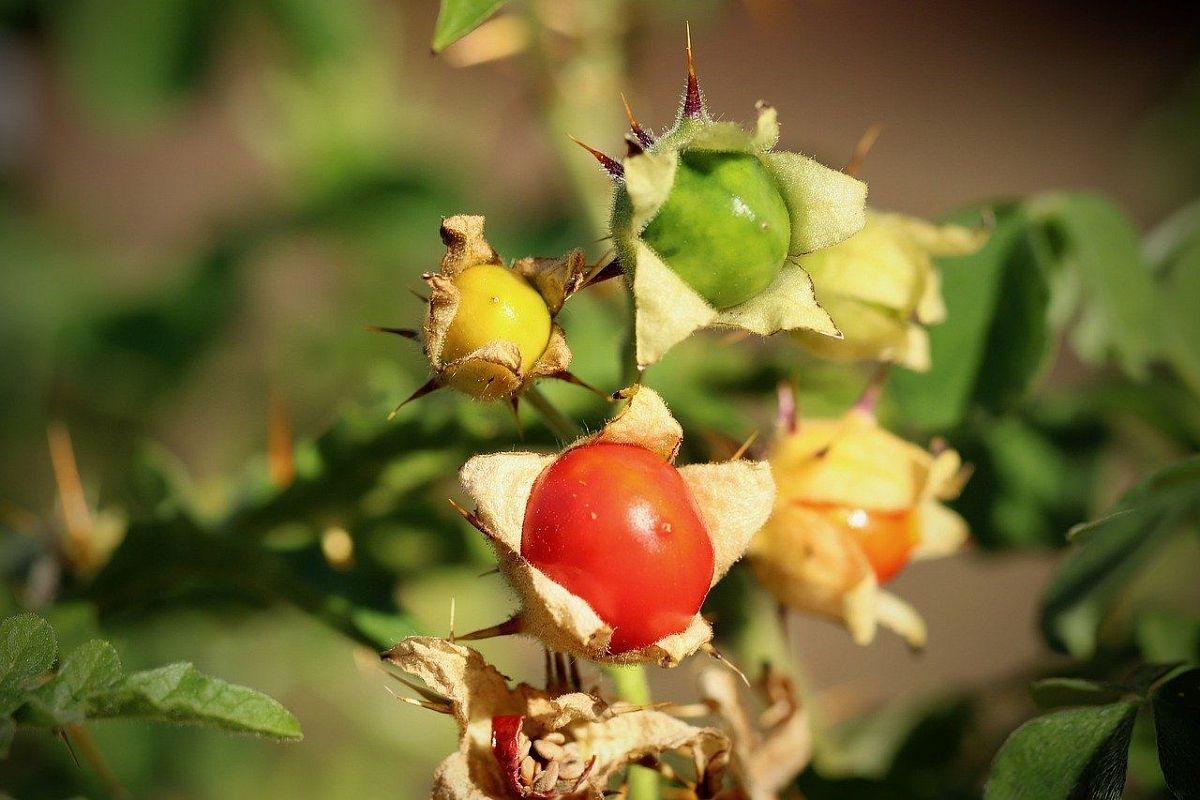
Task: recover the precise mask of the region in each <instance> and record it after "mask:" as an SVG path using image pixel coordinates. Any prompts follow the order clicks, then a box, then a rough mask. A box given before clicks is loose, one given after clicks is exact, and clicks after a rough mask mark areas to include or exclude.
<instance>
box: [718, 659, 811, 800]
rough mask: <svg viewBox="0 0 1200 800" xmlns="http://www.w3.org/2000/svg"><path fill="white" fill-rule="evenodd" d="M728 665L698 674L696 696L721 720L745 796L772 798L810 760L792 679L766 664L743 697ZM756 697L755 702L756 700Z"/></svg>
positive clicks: (807, 734) (804, 721) (805, 718)
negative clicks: (760, 674) (698, 688)
mask: <svg viewBox="0 0 1200 800" xmlns="http://www.w3.org/2000/svg"><path fill="white" fill-rule="evenodd" d="M746 694H747V692H746V691H744V690H743V686H742V684H741V682H740V681H739V680H738V679H737V678H736V677H734V675H733V674H731V673H730V672H729V671H728V670H726V669H720V668H717V667H707V668H706V669H705V670H704V671H703V672H702V673H701V674H700V695H701V697H702V699H703V700H704V703H705V704H706V705H707V706H708V707H709V708H711V709H713V710H714V711H715V712H716V713H717V714H718V715H719V716H720V717H721V719H722V721H723V722H724V728H725V730H726V731H727V732H728V734H729V738H730V740H731V742H732V744H733V748H732V751H731V752H732V755H733V763H732V773H733V778H734V780H735V781H736V783H737V785H738V787H739V789H740V790H741V792H742V793H743V794H744V796H745V797H747V798H748V800H775V798H777V797H778V796H779V793H780V792H781V791H783V790H784V789H786V788H787V787H788V786H789V785H791V783H792V781H793V780H795V778H796V776H797V775H799V774H800V773H801V772H803V771H804V769H805V767H807V766H808V764H809V762H810V761H811V760H812V731H811V728H810V724H809V718H808V712H807V711H806V710H805V708H804V705H803V703H802V700H801V698H800V695H799V692H797V690H796V686H795V683H794V682H793V681H792V679H791V678H790V677H789V676H788V675H786V674H785V673H783V672H781V671H779V670H778V669H775V668H773V667H772V666H771V665H769V664H768V665H766V667H765V668H764V669H763V674H762V676H761V678H760V679H759V680H758V681H757V682H756V683H755V686H754V691H753V694H754V695H756V696H757V697H756V698H755V697H750V698H747V697H746ZM756 700H757V702H755V701H756Z"/></svg>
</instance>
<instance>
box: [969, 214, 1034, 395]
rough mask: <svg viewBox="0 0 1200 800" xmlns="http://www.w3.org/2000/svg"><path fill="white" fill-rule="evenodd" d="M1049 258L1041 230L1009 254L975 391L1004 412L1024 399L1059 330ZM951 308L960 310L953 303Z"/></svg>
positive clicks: (1022, 239) (1025, 236)
mask: <svg viewBox="0 0 1200 800" xmlns="http://www.w3.org/2000/svg"><path fill="white" fill-rule="evenodd" d="M1046 257H1047V254H1046V249H1045V248H1044V247H1043V246H1042V243H1041V241H1040V240H1039V237H1038V236H1037V231H1036V230H1035V229H1028V230H1026V231H1025V232H1024V234H1023V235H1021V236H1020V237H1018V238H1017V241H1016V242H1015V243H1014V245H1013V248H1012V250H1010V251H1009V252H1008V257H1007V259H1006V261H1005V265H1004V270H1003V273H1002V275H1001V276H1000V285H999V291H998V294H997V305H996V311H995V314H994V315H993V317H992V320H991V325H989V327H988V331H987V334H986V336H987V339H986V341H987V343H988V347H987V348H986V349H985V350H984V353H983V360H982V363H981V364H980V365H979V371H978V377H977V379H976V381H975V386H974V391H973V399H974V401H975V402H976V403H978V404H979V405H981V406H983V407H985V408H989V409H992V410H1003V409H1006V408H1008V407H1010V406H1012V405H1014V404H1015V403H1016V402H1017V401H1019V400H1021V399H1023V398H1024V396H1025V394H1026V393H1027V391H1028V390H1029V387H1030V386H1031V385H1032V384H1033V382H1034V379H1035V378H1036V377H1038V376H1039V375H1040V374H1041V373H1042V371H1043V370H1044V368H1045V366H1046V364H1047V362H1048V361H1049V358H1050V355H1051V352H1052V348H1051V344H1052V343H1053V333H1054V332H1053V331H1052V330H1051V324H1050V319H1049V314H1048V310H1049V308H1050V299H1051V298H1050V284H1049V283H1048V282H1047V279H1046V270H1045V268H1044V264H1045V262H1046ZM950 269H956V268H955V267H951V268H950ZM947 308H948V313H949V314H953V313H954V308H953V306H947Z"/></svg>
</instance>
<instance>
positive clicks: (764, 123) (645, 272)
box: [611, 47, 867, 367]
mask: <svg viewBox="0 0 1200 800" xmlns="http://www.w3.org/2000/svg"><path fill="white" fill-rule="evenodd" d="M636 130H640V126H638V128H637V129H635V133H636ZM643 135H644V136H645V137H646V138H652V137H649V136H648V135H646V134H643ZM778 139H779V124H778V119H777V114H776V111H775V109H774V108H773V107H772V106H770V105H767V104H765V103H761V102H760V103H759V104H758V120H757V122H756V124H755V127H754V130H752V131H747V130H745V129H743V128H742V127H741V126H739V125H736V124H734V123H731V122H717V121H713V120H711V119H710V118H709V116H708V113H707V111H706V110H705V108H704V104H703V101H702V100H701V98H700V95H699V92H698V88H696V87H695V76H694V72H692V71H691V69H690V47H689V84H688V92H687V94H686V95H685V100H684V103H683V105H682V107H681V110H680V114H679V118H678V119H677V120H676V122H675V125H674V127H672V128H671V129H670V130H669V131H667V132H666V133H664V134H663V135H662V136H660V137H658V138H657V139H654V140H653V141H652V142H651V143H650V145H649V146H648V147H644V148H643V147H638V148H634V149H633V150H632V151H631V153H630V154H629V155H628V156H627V157H626V158H625V159H624V161H623V162H622V164H621V166H622V169H621V170H620V171H619V172H617V173H616V174H614V177H615V178H616V179H617V182H616V191H615V199H614V203H613V214H612V220H611V230H612V234H613V240H614V243H615V245H616V251H617V257H618V259H619V260H620V262H621V264H622V265H623V266H624V268H625V271H626V274H627V275H628V276H629V281H630V285H631V288H632V291H633V296H634V304H635V314H636V320H635V326H636V331H635V332H636V337H635V344H636V348H637V354H636V355H637V362H638V365H639V366H640V367H646V366H648V365H650V364H653V363H654V362H656V361H658V360H659V359H661V358H662V356H663V355H664V354H665V353H666V352H667V351H668V350H670V349H671V348H672V347H673V346H675V345H676V344H678V343H679V342H681V341H682V340H683V339H685V338H687V337H688V336H689V335H690V334H691V333H693V332H694V331H696V330H698V329H700V328H705V327H713V326H716V327H732V328H742V329H744V330H747V331H750V332H751V333H756V334H759V335H762V336H767V335H770V334H773V333H776V332H778V331H781V330H810V331H813V332H815V333H816V334H820V335H823V336H831V337H838V336H840V335H841V334H840V332H839V330H838V328H837V326H836V324H835V323H834V321H833V320H832V319H831V318H830V316H829V314H828V313H826V311H825V310H824V309H823V308H822V307H821V305H820V303H819V302H818V299H817V297H816V295H815V293H814V289H813V281H812V280H811V279H810V277H809V276H808V274H807V273H806V272H805V270H804V269H803V267H801V266H800V265H799V264H798V263H797V259H798V258H799V256H801V255H803V254H805V253H810V252H813V251H816V250H820V249H821V248H825V247H829V246H831V245H834V244H837V243H838V242H841V241H843V240H844V239H846V238H847V237H849V236H851V235H852V234H854V233H855V232H856V231H858V230H859V229H860V228H861V227H862V226H863V219H864V216H863V215H864V208H865V203H866V194H867V188H866V184H864V183H862V182H861V181H859V180H857V179H855V178H853V177H851V176H849V175H846V174H844V173H842V172H838V171H837V170H833V169H830V168H828V167H825V166H823V165H821V164H819V163H818V162H816V161H814V160H813V159H810V158H808V157H806V156H802V155H799V154H796V153H788V152H775V151H774V150H773V149H772V148H773V147H774V146H775V144H776V142H777V141H778ZM640 140H641V138H640V137H639V141H640ZM696 153H724V154H742V155H746V156H749V157H751V158H753V159H755V160H756V161H757V163H758V164H759V165H760V166H761V167H762V168H763V169H764V170H765V173H766V175H767V176H768V180H769V182H770V184H771V185H772V186H773V189H774V190H775V191H777V192H778V194H779V196H780V197H781V198H782V201H783V205H784V206H785V207H786V214H785V217H784V219H783V222H784V223H786V224H787V225H788V226H789V230H788V232H787V234H786V238H787V246H786V253H784V254H783V258H782V259H781V260H780V263H776V264H772V265H770V268H771V270H773V271H774V272H773V274H774V279H773V280H770V282H769V284H767V285H766V288H764V289H762V290H761V291H757V292H755V293H753V295H752V296H750V297H748V298H746V299H744V300H742V301H740V302H737V303H735V304H733V305H729V306H725V307H718V305H717V304H716V303H714V302H712V301H710V300H709V299H706V298H705V297H704V296H703V295H702V293H701V292H700V291H698V290H697V289H696V288H694V287H693V286H692V285H690V284H689V283H688V282H687V281H686V280H685V279H684V278H683V277H681V275H680V273H679V272H677V270H676V269H674V268H672V266H671V265H670V264H669V263H667V262H668V261H669V260H670V259H664V258H663V256H662V254H660V253H658V252H656V251H655V249H654V248H653V247H651V246H650V245H649V244H648V243H647V241H646V240H645V239H644V238H643V233H645V232H646V230H647V226H649V225H650V223H651V222H652V221H653V220H654V219H655V217H656V216H657V215H658V214H659V212H660V211H661V210H662V209H663V207H664V205H665V204H666V203H667V201H668V199H669V198H670V197H671V195H672V191H673V189H674V186H675V182H676V172H677V170H678V169H679V165H680V163H681V161H680V159H681V157H683V156H686V155H688V154H696ZM735 205H736V203H735ZM697 213H699V214H709V215H713V216H715V215H717V214H719V210H718V208H716V207H714V206H712V205H711V204H709V205H707V206H700V207H698V210H697ZM731 213H732V212H731ZM710 221H711V220H706V219H703V218H697V219H696V220H695V222H696V224H697V225H706V226H707V225H708V223H709V222H710ZM761 235H768V234H767V226H765V225H764V226H763V231H762V234H761ZM752 238H756V237H752ZM749 244H752V243H750V242H746V243H739V242H730V243H729V245H730V247H731V248H733V249H735V250H736V249H738V248H740V247H742V246H743V245H749Z"/></svg>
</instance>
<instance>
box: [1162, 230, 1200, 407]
mask: <svg viewBox="0 0 1200 800" xmlns="http://www.w3.org/2000/svg"><path fill="white" fill-rule="evenodd" d="M1198 301H1200V237H1198V238H1197V239H1195V240H1194V241H1192V242H1191V243H1190V244H1189V245H1188V246H1187V248H1186V249H1185V250H1184V251H1183V252H1181V253H1180V254H1179V256H1178V257H1177V258H1176V259H1175V260H1174V261H1173V262H1172V263H1171V264H1170V266H1169V267H1168V269H1167V272H1166V274H1165V276H1164V277H1163V286H1162V302H1163V306H1164V309H1163V311H1164V314H1165V315H1166V317H1167V319H1168V324H1167V326H1166V327H1167V335H1166V357H1167V360H1168V361H1169V362H1170V363H1171V366H1172V367H1173V368H1174V369H1175V372H1176V374H1177V375H1178V376H1179V379H1180V380H1181V381H1182V382H1183V383H1185V384H1186V385H1187V387H1188V388H1189V389H1190V390H1191V391H1192V393H1193V394H1195V395H1196V396H1197V397H1200V314H1197V313H1196V304H1197V302H1198Z"/></svg>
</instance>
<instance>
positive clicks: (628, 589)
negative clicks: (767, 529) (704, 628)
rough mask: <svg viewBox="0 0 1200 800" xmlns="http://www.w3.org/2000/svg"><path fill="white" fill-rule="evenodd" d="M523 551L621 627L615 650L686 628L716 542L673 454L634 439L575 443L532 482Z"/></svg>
mask: <svg viewBox="0 0 1200 800" xmlns="http://www.w3.org/2000/svg"><path fill="white" fill-rule="evenodd" d="M521 555H522V556H523V557H524V558H525V559H526V560H527V561H529V562H530V563H531V564H533V565H534V566H535V567H537V568H538V569H539V570H541V571H542V572H543V573H545V574H546V575H547V576H548V577H549V578H550V579H551V580H553V581H554V582H555V583H557V584H559V585H560V586H562V587H563V588H565V589H567V590H568V591H570V592H571V593H572V594H574V595H576V596H577V597H580V598H582V599H583V600H585V601H586V602H587V603H588V605H590V606H591V607H592V610H593V611H595V612H596V614H597V615H598V616H599V617H600V619H602V620H604V622H605V623H606V624H608V625H609V626H610V627H611V628H612V629H613V637H612V642H611V643H610V645H609V650H610V652H612V653H614V654H620V653H625V652H628V651H630V650H636V649H638V648H641V647H645V646H646V645H649V644H653V643H654V642H656V641H658V640H659V639H661V638H663V637H664V636H668V635H670V634H673V633H679V632H681V631H683V630H684V629H686V628H687V627H688V625H689V624H690V623H691V621H692V618H693V617H694V616H695V615H696V613H697V612H698V611H699V610H700V605H701V604H702V603H703V602H704V597H705V595H707V594H708V589H709V586H710V585H711V583H712V578H713V548H712V542H711V540H710V539H709V535H708V531H707V530H706V528H705V527H704V522H703V521H702V520H701V519H700V514H699V512H698V511H697V509H696V505H695V503H694V502H693V500H692V496H691V493H690V492H689V491H688V488H687V485H686V484H685V483H684V482H683V479H682V478H681V477H680V475H679V472H678V471H676V469H675V467H673V466H672V465H671V464H670V463H668V462H667V461H666V460H664V459H663V458H662V457H660V456H658V455H656V454H655V453H653V452H651V451H649V450H647V449H645V448H643V447H638V446H636V445H629V444H609V443H599V444H588V445H583V446H581V447H576V448H574V449H573V450H570V451H568V452H567V453H565V454H564V455H563V456H562V457H560V458H559V459H558V460H556V461H555V462H554V463H552V464H551V465H550V466H549V467H547V468H546V469H545V470H543V471H542V474H541V475H539V476H538V478H537V480H536V481H535V482H534V484H533V490H532V492H531V493H530V496H529V503H528V505H527V506H526V507H525V520H524V525H523V528H522V532H521Z"/></svg>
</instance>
